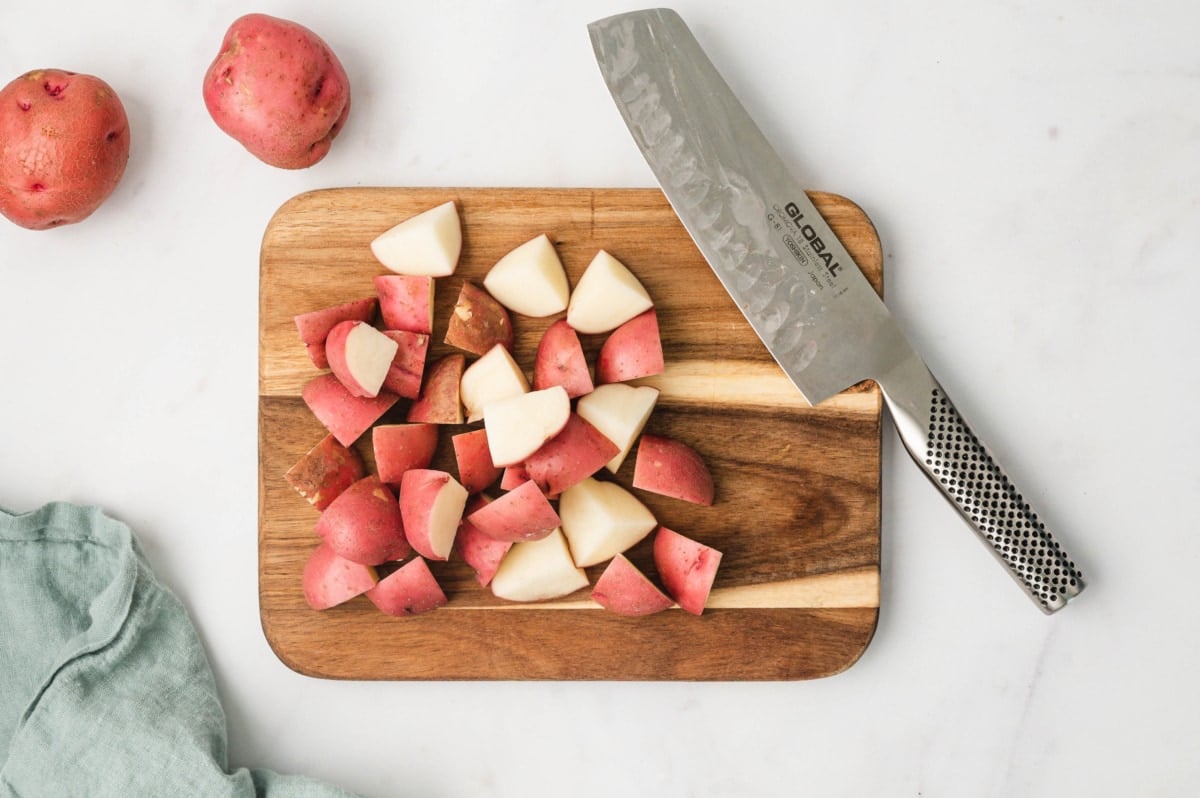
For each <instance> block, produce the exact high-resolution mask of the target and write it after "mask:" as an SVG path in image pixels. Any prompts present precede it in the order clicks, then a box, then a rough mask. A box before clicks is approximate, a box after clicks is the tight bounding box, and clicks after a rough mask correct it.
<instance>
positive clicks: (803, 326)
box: [588, 9, 1084, 614]
mask: <svg viewBox="0 0 1200 798" xmlns="http://www.w3.org/2000/svg"><path fill="white" fill-rule="evenodd" d="M588 31H589V33H590V35H591V40H592V47H593V49H594V50H595V53H596V60H597V61H598V62H599V64H600V71H601V73H602V74H603V76H604V80H605V82H606V83H607V84H608V89H609V91H610V92H611V94H612V96H613V100H614V101H615V102H616V104H617V108H618V109H619V110H620V112H621V116H622V117H624V119H625V124H626V125H627V126H628V127H629V130H630V132H631V133H632V134H633V138H634V140H635V141H636V142H637V145H638V147H639V148H641V151H642V155H644V156H645V158H646V161H647V162H648V163H649V164H650V168H651V170H652V171H653V172H654V175H655V177H656V178H657V179H658V182H659V184H660V186H661V187H662V190H663V193H664V194H666V196H667V200H668V201H669V202H670V203H671V207H672V208H673V209H674V210H675V213H676V214H677V215H678V216H679V218H680V220H681V221H682V222H683V226H684V227H685V228H686V229H687V231H688V233H689V234H690V235H691V237H692V239H693V241H695V243H696V246H697V247H698V248H699V250H700V252H701V254H703V255H704V257H705V259H706V260H707V261H708V263H709V265H710V266H712V268H713V271H714V272H716V275H717V277H718V279H719V280H720V281H721V283H722V285H724V286H725V288H726V290H728V291H729V294H730V295H731V296H732V297H733V300H734V301H735V302H736V303H737V305H738V307H739V308H741V310H742V312H743V313H744V314H745V315H746V318H747V320H749V322H750V325H751V326H752V327H753V328H754V330H755V332H757V333H758V336H759V338H761V339H762V341H763V343H764V344H765V345H766V347H767V349H768V350H770V352H771V355H772V356H773V357H774V358H775V360H776V361H777V362H778V363H779V365H780V366H781V367H782V369H783V370H784V372H786V373H787V375H788V377H789V378H791V380H792V382H793V383H795V385H796V387H797V388H798V389H799V390H800V392H801V393H802V394H803V395H804V398H805V399H806V400H807V401H808V402H809V403H810V404H813V405H816V404H818V403H820V402H822V401H823V400H825V399H828V398H829V397H831V396H833V395H834V394H836V393H839V392H840V391H843V390H845V389H846V388H848V387H850V386H852V385H854V384H855V383H858V382H860V381H862V380H865V379H872V380H874V381H875V382H876V383H877V384H878V385H879V387H880V390H881V391H882V393H883V398H884V401H885V402H886V403H887V406H888V410H889V412H890V413H891V415H892V418H893V420H894V422H895V426H896V429H897V432H898V433H899V435H900V438H901V440H902V441H903V443H904V447H905V448H906V449H907V450H908V452H909V454H910V455H911V456H912V458H913V460H914V461H915V462H916V463H917V465H918V466H919V467H920V468H921V469H922V470H923V471H924V472H925V474H926V475H927V476H928V477H929V478H930V479H931V480H932V481H933V484H934V485H936V486H937V487H938V488H940V489H941V491H942V493H943V494H944V495H945V496H946V498H947V499H948V500H949V501H950V502H951V504H953V505H954V507H955V508H956V509H957V510H958V511H959V513H960V514H961V515H962V516H963V517H964V518H965V519H966V520H967V522H968V523H969V524H970V526H971V527H972V528H973V529H974V530H975V532H976V533H977V534H978V536H979V537H980V539H981V540H983V541H984V542H985V543H986V544H987V546H988V548H989V549H990V550H991V551H992V553H993V554H995V555H996V557H997V559H998V560H999V561H1000V563H1001V564H1002V565H1004V566H1005V568H1006V569H1007V570H1008V573H1009V574H1010V575H1011V576H1012V577H1013V578H1014V579H1015V580H1016V582H1017V584H1018V585H1020V586H1021V587H1022V589H1024V591H1025V593H1026V594H1027V595H1028V596H1029V597H1030V598H1031V599H1033V601H1034V602H1035V603H1036V604H1037V605H1038V606H1039V607H1040V608H1041V609H1042V611H1044V612H1046V613H1047V614H1049V613H1053V612H1055V611H1057V610H1059V609H1061V608H1062V607H1064V606H1066V604H1067V602H1068V601H1069V600H1070V599H1071V598H1073V597H1075V596H1077V595H1078V594H1079V593H1080V591H1082V590H1083V588H1084V581H1083V577H1082V575H1081V574H1080V572H1079V570H1078V569H1077V568H1076V567H1075V563H1074V562H1073V561H1072V560H1071V558H1070V557H1069V556H1068V555H1067V553H1066V552H1065V551H1064V550H1063V548H1062V546H1060V545H1059V543H1058V542H1057V541H1056V540H1055V539H1054V537H1053V536H1052V535H1051V534H1050V532H1049V531H1047V530H1046V527H1045V525H1044V523H1043V522H1042V521H1041V520H1040V519H1039V518H1038V516H1037V514H1036V513H1035V512H1034V511H1033V509H1032V508H1031V507H1030V506H1029V503H1028V502H1027V501H1026V500H1025V499H1024V497H1023V496H1022V494H1021V493H1020V491H1018V490H1017V488H1016V487H1014V485H1013V483H1012V482H1011V481H1010V480H1009V478H1008V476H1007V475H1006V474H1005V472H1004V471H1003V470H1002V469H1001V468H1000V465H999V464H998V463H997V462H996V461H995V459H994V458H993V457H992V456H991V455H990V454H989V452H988V450H987V448H986V447H985V446H984V445H983V444H982V443H980V441H979V439H978V438H977V437H976V436H975V434H974V433H973V432H972V431H971V429H970V427H968V426H967V423H966V422H965V421H964V420H963V417H962V416H961V415H960V414H959V411H958V410H957V409H956V408H955V406H954V403H953V402H951V400H950V398H949V397H948V396H947V395H946V391H945V389H944V388H942V386H941V385H940V384H938V382H937V380H936V379H934V377H933V375H932V374H931V373H930V372H929V369H928V368H927V367H926V366H925V364H924V362H923V361H922V360H921V358H920V356H919V355H918V354H917V352H916V350H914V349H913V347H912V345H911V344H910V343H909V342H908V340H907V339H906V338H905V336H904V334H903V333H902V332H901V330H900V328H899V326H898V325H897V323H896V321H895V319H894V318H893V317H892V315H891V313H889V312H888V310H887V308H886V307H885V305H884V303H883V300H881V299H880V298H879V296H878V295H877V294H876V293H875V291H874V289H872V288H871V285H870V283H868V282H867V279H866V278H865V277H864V276H863V274H862V272H861V271H860V270H859V268H858V266H857V265H856V264H855V263H854V260H853V259H852V258H851V257H850V254H849V253H848V252H847V251H846V249H845V248H844V247H843V246H842V244H841V243H840V242H839V241H838V239H837V236H835V235H834V234H833V231H832V230H831V229H830V227H829V225H828V223H827V222H826V221H825V220H824V219H823V218H822V217H821V215H820V213H818V212H817V209H816V208H815V207H814V206H813V204H812V202H810V201H809V199H808V196H807V195H806V194H805V192H804V189H803V188H802V187H801V185H800V184H799V183H798V182H797V181H796V180H795V179H794V178H792V177H791V176H790V175H789V173H788V169H787V166H786V165H785V164H784V163H783V161H782V159H781V158H780V157H779V155H778V154H777V153H776V152H775V150H774V149H773V148H772V147H771V145H770V144H769V143H768V142H767V140H766V138H765V137H764V136H763V134H762V132H761V131H760V130H759V129H758V126H757V125H755V124H754V120H752V119H751V118H750V115H749V114H748V113H747V112H746V109H745V108H743V107H742V104H741V103H740V102H739V101H738V99H737V97H735V96H734V94H733V92H732V90H730V88H729V86H728V85H727V84H726V83H725V81H724V79H722V77H721V75H720V73H718V72H717V69H716V67H714V66H713V64H712V62H711V61H709V59H708V56H706V55H705V53H704V51H703V50H702V49H701V47H700V44H699V43H698V42H697V41H696V39H695V37H694V36H693V35H692V33H691V31H690V30H689V29H688V27H687V25H686V24H685V23H684V21H683V20H682V19H681V18H680V17H679V15H678V14H676V13H675V12H674V11H671V10H669V9H652V10H645V11H634V12H631V13H627V14H619V15H617V16H613V17H608V18H606V19H602V20H598V21H596V22H593V23H592V24H591V25H589V26H588Z"/></svg>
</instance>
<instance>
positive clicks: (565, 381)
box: [533, 319, 595, 399]
mask: <svg viewBox="0 0 1200 798" xmlns="http://www.w3.org/2000/svg"><path fill="white" fill-rule="evenodd" d="M552 385H561V386H562V387H563V388H565V389H566V391H567V396H568V397H569V398H571V399H576V398H578V397H580V396H583V395H584V394H588V393H591V392H592V389H593V388H594V387H595V386H594V385H593V384H592V375H591V374H590V373H589V372H588V364H587V358H586V357H584V354H583V345H582V344H581V343H580V342H579V335H578V334H577V333H576V332H575V331H574V330H573V329H571V325H569V324H567V322H566V320H565V319H559V320H558V321H556V322H554V323H553V324H551V325H550V326H549V327H547V328H546V332H544V333H542V339H541V340H540V341H539V342H538V348H537V353H536V354H535V355H534V359H533V389H534V390H535V391H540V390H542V389H543V388H549V387H550V386H552Z"/></svg>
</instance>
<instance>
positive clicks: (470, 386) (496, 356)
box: [459, 344, 529, 424]
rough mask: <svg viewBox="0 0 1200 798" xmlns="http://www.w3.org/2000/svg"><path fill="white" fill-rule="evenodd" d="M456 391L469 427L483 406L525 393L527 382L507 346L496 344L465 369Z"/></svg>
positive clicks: (476, 419)
mask: <svg viewBox="0 0 1200 798" xmlns="http://www.w3.org/2000/svg"><path fill="white" fill-rule="evenodd" d="M459 392H460V395H461V397H462V403H463V406H464V407H466V408H467V423H468V424H469V423H472V422H475V421H478V420H479V419H481V418H483V408H484V405H486V404H489V403H491V402H495V401H497V400H499V399H508V398H509V397H512V396H517V395H518V394H523V393H529V380H528V379H527V378H526V377H525V373H524V372H523V371H521V367H520V366H519V365H517V361H515V360H513V356H512V354H511V353H510V352H509V351H508V349H507V347H505V346H504V345H503V344H496V345H495V346H494V347H492V348H491V349H489V350H488V351H487V353H485V354H484V355H483V357H481V358H479V359H478V360H476V361H475V362H474V363H472V364H471V365H469V366H467V368H466V371H464V372H463V375H462V382H461V383H460V388H459Z"/></svg>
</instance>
